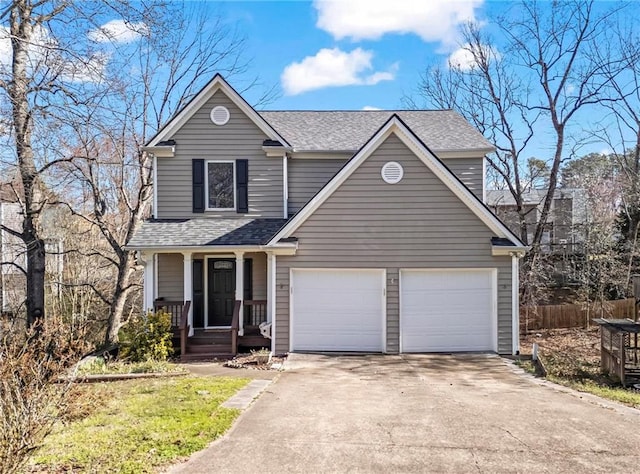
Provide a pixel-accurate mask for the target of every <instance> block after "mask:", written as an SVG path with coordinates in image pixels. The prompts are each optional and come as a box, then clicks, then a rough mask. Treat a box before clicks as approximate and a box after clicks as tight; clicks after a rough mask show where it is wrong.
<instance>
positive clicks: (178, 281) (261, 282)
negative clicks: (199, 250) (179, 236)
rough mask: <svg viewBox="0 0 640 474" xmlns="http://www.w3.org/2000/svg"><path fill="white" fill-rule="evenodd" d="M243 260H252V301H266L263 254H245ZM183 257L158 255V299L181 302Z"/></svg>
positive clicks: (172, 254) (198, 257)
mask: <svg viewBox="0 0 640 474" xmlns="http://www.w3.org/2000/svg"><path fill="white" fill-rule="evenodd" d="M207 256H209V257H215V255H214V254H209V255H204V254H194V255H193V258H194V260H195V259H204V258H205V257H207ZM245 258H251V259H252V260H253V299H255V300H266V299H267V256H266V254H264V253H247V254H245ZM183 268H184V263H183V257H182V254H178V253H161V254H158V297H163V298H164V299H166V300H174V301H183V299H182V294H183V288H184V280H183V274H184V273H183Z"/></svg>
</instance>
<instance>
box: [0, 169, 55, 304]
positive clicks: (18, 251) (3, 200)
mask: <svg viewBox="0 0 640 474" xmlns="http://www.w3.org/2000/svg"><path fill="white" fill-rule="evenodd" d="M20 189H21V185H20V184H19V181H18V180H17V179H14V180H12V181H8V182H5V183H0V315H7V316H13V315H16V314H18V313H19V312H20V311H21V310H23V309H24V304H25V299H26V293H27V290H26V276H25V271H26V269H27V255H26V247H25V244H24V242H23V241H22V240H21V239H20V237H18V236H16V235H14V234H13V233H11V232H10V231H11V230H13V231H16V232H20V233H21V232H22V224H23V215H24V213H23V207H22V204H21V203H20V200H19V194H20ZM40 217H41V220H40V227H41V231H42V233H43V234H44V235H45V239H44V242H45V251H46V253H47V257H46V266H45V282H46V290H47V295H48V296H50V297H51V296H53V297H59V296H60V282H61V281H62V276H63V271H64V253H63V245H62V237H61V236H60V235H58V232H59V222H58V218H59V214H58V213H57V212H56V210H55V209H53V208H46V209H44V210H43V211H42V213H41V216H40Z"/></svg>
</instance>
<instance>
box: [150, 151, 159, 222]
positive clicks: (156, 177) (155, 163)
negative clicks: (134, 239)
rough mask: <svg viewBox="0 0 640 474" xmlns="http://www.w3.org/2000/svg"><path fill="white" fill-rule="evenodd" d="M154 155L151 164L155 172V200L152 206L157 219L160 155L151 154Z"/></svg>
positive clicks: (154, 216)
mask: <svg viewBox="0 0 640 474" xmlns="http://www.w3.org/2000/svg"><path fill="white" fill-rule="evenodd" d="M151 156H153V161H152V164H151V166H153V174H152V179H153V201H152V204H151V205H152V206H153V218H154V219H157V218H158V157H157V156H156V155H151Z"/></svg>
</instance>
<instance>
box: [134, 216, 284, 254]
mask: <svg viewBox="0 0 640 474" xmlns="http://www.w3.org/2000/svg"><path fill="white" fill-rule="evenodd" d="M286 222H287V219H210V218H195V219H151V220H148V221H146V222H144V223H143V224H142V226H141V227H140V229H139V230H138V231H137V232H136V233H135V235H134V236H133V238H132V239H131V241H130V242H129V244H128V245H127V247H128V248H132V249H135V248H162V247H205V246H216V245H263V244H266V243H267V242H269V240H270V239H271V238H272V237H273V236H274V235H275V234H276V233H277V232H278V230H280V228H281V227H282V226H283V225H284V224H285V223H286Z"/></svg>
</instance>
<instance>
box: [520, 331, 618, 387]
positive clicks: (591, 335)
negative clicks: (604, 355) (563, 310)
mask: <svg viewBox="0 0 640 474" xmlns="http://www.w3.org/2000/svg"><path fill="white" fill-rule="evenodd" d="M534 342H537V343H538V346H539V347H540V355H541V357H542V359H543V361H544V363H545V367H546V369H547V371H548V373H549V375H551V376H555V377H561V378H566V379H570V380H574V381H579V382H582V381H585V380H591V381H594V382H597V383H599V384H603V385H611V384H612V381H611V380H609V378H608V377H607V376H605V375H603V374H602V373H601V372H600V332H599V330H598V328H597V327H594V328H589V329H581V328H572V329H547V330H540V331H536V332H534V333H531V334H527V335H526V336H523V337H522V338H521V348H522V353H523V354H531V349H532V346H533V343H534Z"/></svg>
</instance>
